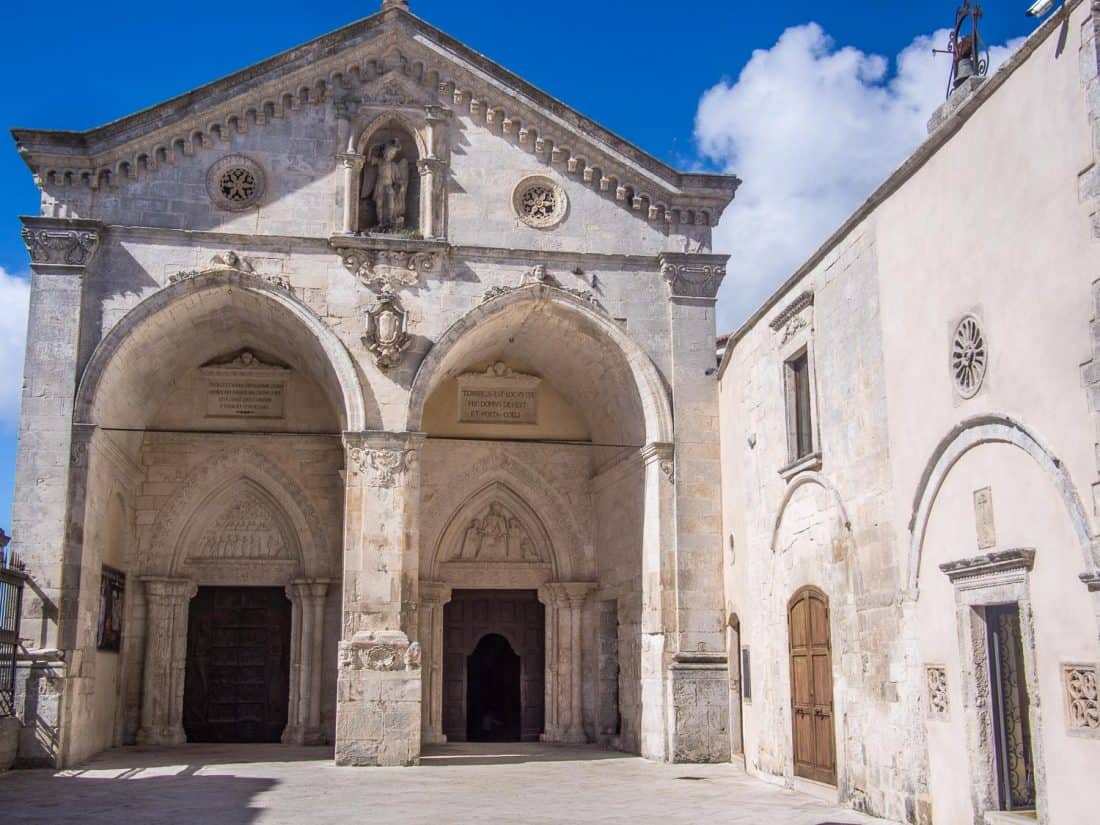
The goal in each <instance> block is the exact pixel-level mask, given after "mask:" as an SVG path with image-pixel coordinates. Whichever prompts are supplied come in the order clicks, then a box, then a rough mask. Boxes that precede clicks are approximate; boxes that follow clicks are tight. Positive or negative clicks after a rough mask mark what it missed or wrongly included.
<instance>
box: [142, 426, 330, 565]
mask: <svg viewBox="0 0 1100 825" xmlns="http://www.w3.org/2000/svg"><path fill="white" fill-rule="evenodd" d="M181 488H182V489H183V490H184V491H185V492H184V494H183V495H181V496H180V497H179V498H177V499H176V500H174V501H173V502H172V503H171V504H170V505H168V506H167V507H165V508H164V509H163V510H161V512H160V513H159V514H158V517H157V520H156V522H155V523H154V525H153V529H152V532H151V534H150V538H149V540H148V543H147V544H146V545H145V546H144V547H143V548H142V554H141V559H140V565H139V566H140V572H141V573H142V574H145V575H148V574H156V575H166V576H172V575H180V574H181V572H182V571H181V569H180V568H181V566H182V563H183V561H184V559H185V558H186V554H187V552H188V549H189V548H190V547H191V546H192V544H191V542H193V541H194V540H195V537H196V536H199V535H201V534H202V532H203V531H204V530H205V529H206V528H207V527H208V526H210V524H211V523H212V522H213V521H214V520H216V519H217V517H218V515H220V514H221V513H222V512H223V510H224V508H223V507H220V506H218V503H219V502H222V501H223V500H225V499H226V498H227V497H229V496H233V495H234V492H236V491H247V492H249V493H251V494H254V495H256V496H258V497H259V500H260V501H261V502H264V503H266V504H267V505H268V508H267V509H268V510H269V511H270V512H272V513H274V514H277V517H278V518H281V519H284V522H283V526H284V527H285V529H286V530H287V532H288V533H289V534H290V537H291V538H292V540H293V541H294V549H295V554H296V555H297V557H298V562H297V566H296V568H295V569H294V570H290V571H284V573H285V575H283V576H282V580H280V581H276V582H274V584H277V585H282V584H285V583H286V582H287V581H289V580H290V579H292V578H295V577H296V576H298V577H300V576H310V577H312V576H331V575H336V574H338V572H339V559H338V558H337V557H335V555H334V554H333V553H332V552H330V548H329V546H328V543H327V538H326V534H325V530H324V526H323V522H322V520H321V518H320V516H319V515H318V513H317V511H316V510H315V509H314V507H313V504H312V503H311V502H310V499H309V496H308V495H307V494H306V492H305V491H304V490H303V489H302V488H301V486H300V485H299V484H297V482H295V481H294V479H293V478H292V477H291V476H290V475H289V474H288V473H287V472H285V471H284V470H283V469H282V468H281V467H279V466H278V465H277V464H276V463H275V462H274V461H272V459H270V458H269V457H268V456H266V455H265V454H264V453H262V452H261V451H259V450H256V449H253V448H249V447H240V448H237V449H232V450H227V451H225V452H224V453H222V454H221V455H219V456H218V457H217V458H216V459H214V460H213V461H210V462H206V463H204V464H203V465H201V466H200V467H199V468H198V469H197V470H195V471H194V472H193V473H191V474H190V475H189V476H188V477H187V478H186V479H185V480H184V482H183V484H182V485H181ZM326 561H327V562H328V563H327V564H326ZM259 566H262V565H257V564H255V562H253V563H252V567H254V568H255V567H259Z"/></svg>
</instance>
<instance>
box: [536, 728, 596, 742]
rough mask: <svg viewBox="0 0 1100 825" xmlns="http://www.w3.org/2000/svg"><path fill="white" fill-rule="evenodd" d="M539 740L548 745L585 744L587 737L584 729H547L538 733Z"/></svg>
mask: <svg viewBox="0 0 1100 825" xmlns="http://www.w3.org/2000/svg"><path fill="white" fill-rule="evenodd" d="M539 741H540V742H546V743H547V744H550V745H587V744H588V737H587V736H585V734H584V731H580V732H578V731H569V730H548V731H546V732H545V733H542V734H540V735H539Z"/></svg>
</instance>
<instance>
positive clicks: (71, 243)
mask: <svg viewBox="0 0 1100 825" xmlns="http://www.w3.org/2000/svg"><path fill="white" fill-rule="evenodd" d="M99 239H100V233H99V232H98V231H96V230H94V229H84V228H65V227H63V226H59V227H56V228H55V227H34V226H25V227H24V228H23V243H25V244H26V245H27V253H28V254H29V255H30V256H31V263H35V264H50V265H53V266H86V265H87V264H88V263H90V262H91V259H92V257H93V256H94V255H95V252H96V248H97V247H98V245H99Z"/></svg>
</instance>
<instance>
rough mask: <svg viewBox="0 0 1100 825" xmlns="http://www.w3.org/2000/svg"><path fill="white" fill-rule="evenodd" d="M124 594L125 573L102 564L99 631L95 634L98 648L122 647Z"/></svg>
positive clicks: (112, 648)
mask: <svg viewBox="0 0 1100 825" xmlns="http://www.w3.org/2000/svg"><path fill="white" fill-rule="evenodd" d="M125 595H126V576H125V574H123V573H120V572H119V571H118V570H115V569H113V568H111V567H107V566H106V565H104V566H103V573H102V575H101V577H100V580H99V633H98V635H97V636H96V648H97V649H99V650H113V651H118V650H121V649H122V607H123V603H122V600H123V597H124V596H125Z"/></svg>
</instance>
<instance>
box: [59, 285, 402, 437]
mask: <svg viewBox="0 0 1100 825" xmlns="http://www.w3.org/2000/svg"><path fill="white" fill-rule="evenodd" d="M177 310H178V313H177V312H176V311H177ZM175 315H180V316H184V317H187V318H188V321H189V323H180V322H179V321H178V319H177V318H176V317H174V316H175ZM226 318H232V319H234V324H233V326H232V330H231V331H232V336H233V339H234V341H238V342H239V343H238V346H240V345H249V344H252V345H256V346H259V347H261V348H266V349H268V350H273V351H275V353H276V354H277V355H278V356H279V357H280V358H282V359H284V360H285V361H286V362H287V363H288V364H290V365H291V366H292V367H293V368H295V369H298V370H300V371H302V372H303V373H304V374H305V375H308V376H310V377H311V378H312V379H313V380H315V381H317V383H318V384H319V385H320V387H321V388H322V390H323V392H324V393H325V395H326V397H327V399H328V401H329V403H330V404H331V406H332V408H333V409H334V410H335V411H336V412H337V413H338V416H339V419H340V425H341V427H342V428H343V429H345V430H351V431H361V430H364V429H367V428H368V427H370V426H375V427H377V426H380V420H381V419H380V416H379V415H378V413H377V410H376V409H373V404H372V410H371V411H370V412H369V413H368V409H367V406H366V401H367V398H366V396H365V395H364V392H363V384H362V382H361V381H360V379H359V374H358V371H357V370H356V367H355V362H354V361H353V360H352V358H351V355H350V354H349V353H348V351H347V348H346V347H345V346H344V344H343V342H342V341H341V340H340V339H339V338H338V337H337V336H336V334H335V333H334V332H333V331H332V330H331V329H330V328H329V327H328V326H326V325H325V323H324V322H323V321H322V320H321V319H320V318H319V317H317V315H316V314H315V313H314V312H313V311H312V310H311V309H310V308H309V307H308V306H306V305H305V304H304V303H302V302H301V301H300V300H298V298H297V297H295V296H294V294H293V293H292V292H291V291H289V290H287V289H283V288H280V287H278V286H275V285H274V284H272V283H270V282H268V281H267V280H265V279H264V278H262V277H260V276H258V275H249V274H245V273H241V272H237V271H234V270H215V271H211V272H206V273H203V274H200V275H197V276H195V277H192V278H186V279H183V280H181V281H178V282H176V283H174V284H170V285H168V286H166V287H164V288H163V289H161V290H159V291H158V292H156V293H154V294H153V295H151V296H150V297H148V298H146V299H145V300H144V301H142V302H141V303H140V304H138V305H137V306H136V307H134V308H133V309H132V310H130V311H129V312H128V313H127V314H126V315H125V316H123V318H122V319H121V320H119V322H118V323H117V324H115V325H114V326H113V327H112V328H111V330H110V331H109V332H108V333H107V334H106V335H105V336H104V337H103V339H102V340H101V341H100V342H99V344H98V346H97V347H96V349H95V351H94V352H93V353H92V357H91V358H90V359H89V361H88V365H87V366H86V367H85V369H84V373H83V375H82V377H81V380H80V386H79V388H78V390H77V394H76V400H75V403H74V414H73V420H74V421H75V422H77V423H89V424H99V425H100V426H110V427H127V428H128V427H133V428H137V429H140V428H141V427H143V426H144V425H145V424H146V423H147V419H148V416H149V415H150V412H149V410H150V403H155V401H157V400H159V399H162V398H163V397H164V395H165V394H166V392H167V391H168V389H169V388H170V387H171V385H172V382H173V381H174V380H176V378H177V377H178V376H179V374H180V373H181V372H182V371H183V370H184V369H186V368H190V367H195V366H198V365H200V364H202V363H204V362H205V361H207V360H209V359H211V358H214V357H216V356H218V355H221V354H224V350H225V348H226V336H225V334H224V333H225V327H226V324H225V320H226ZM204 324H205V325H207V326H209V333H210V334H204V333H205V330H204ZM215 331H218V332H219V333H221V334H215Z"/></svg>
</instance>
